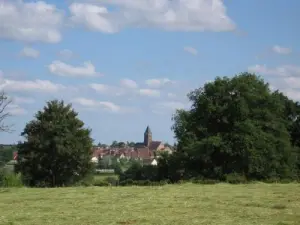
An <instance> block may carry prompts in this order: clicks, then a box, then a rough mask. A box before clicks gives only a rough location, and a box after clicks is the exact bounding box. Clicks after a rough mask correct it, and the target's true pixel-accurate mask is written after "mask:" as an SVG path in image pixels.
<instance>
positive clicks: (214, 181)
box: [191, 178, 220, 184]
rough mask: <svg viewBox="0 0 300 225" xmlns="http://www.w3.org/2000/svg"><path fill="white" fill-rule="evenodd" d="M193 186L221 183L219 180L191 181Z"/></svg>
mask: <svg viewBox="0 0 300 225" xmlns="http://www.w3.org/2000/svg"><path fill="white" fill-rule="evenodd" d="M191 181H192V183H193V184H218V183H220V181H218V180H212V179H197V178H195V179H192V180H191Z"/></svg>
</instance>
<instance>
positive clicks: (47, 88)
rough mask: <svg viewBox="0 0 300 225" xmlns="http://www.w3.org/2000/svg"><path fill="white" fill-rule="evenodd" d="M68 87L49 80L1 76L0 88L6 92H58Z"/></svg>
mask: <svg viewBox="0 0 300 225" xmlns="http://www.w3.org/2000/svg"><path fill="white" fill-rule="evenodd" d="M66 88H67V87H66V86H64V85H62V84H56V83H53V82H51V81H49V80H11V79H2V78H0V89H1V90H4V91H5V92H9V93H10V92H44V93H56V92H59V91H61V90H64V89H66Z"/></svg>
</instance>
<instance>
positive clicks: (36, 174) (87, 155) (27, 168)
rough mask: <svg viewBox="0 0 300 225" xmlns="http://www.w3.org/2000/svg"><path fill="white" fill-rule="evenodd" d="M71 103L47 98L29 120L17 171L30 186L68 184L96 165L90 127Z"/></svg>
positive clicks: (81, 177)
mask: <svg viewBox="0 0 300 225" xmlns="http://www.w3.org/2000/svg"><path fill="white" fill-rule="evenodd" d="M77 115H78V114H77V113H76V112H75V111H74V110H73V109H72V106H71V105H70V104H68V105H65V104H64V102H63V101H57V100H54V101H50V102H47V104H46V106H45V107H44V109H43V110H41V111H38V112H37V114H36V115H35V119H34V120H32V121H31V122H29V123H28V124H27V125H26V127H25V129H24V131H23V133H22V136H23V137H24V138H25V141H24V142H23V143H19V145H18V163H17V166H16V169H17V171H20V172H21V173H22V175H23V178H24V181H25V182H26V183H27V184H28V185H30V186H50V187H55V186H68V185H72V184H74V183H75V182H77V181H79V180H81V179H83V178H84V177H85V176H87V175H88V174H89V173H90V172H91V171H92V168H93V165H92V163H91V154H92V139H91V138H90V130H89V129H86V128H84V123H83V122H82V121H81V120H79V119H78V118H77Z"/></svg>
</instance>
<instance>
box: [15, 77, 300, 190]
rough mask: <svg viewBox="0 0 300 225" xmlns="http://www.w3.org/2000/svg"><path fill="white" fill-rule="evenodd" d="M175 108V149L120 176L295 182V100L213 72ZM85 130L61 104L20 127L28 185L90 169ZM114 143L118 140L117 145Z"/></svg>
mask: <svg viewBox="0 0 300 225" xmlns="http://www.w3.org/2000/svg"><path fill="white" fill-rule="evenodd" d="M188 99H189V101H190V103H191V108H190V109H188V110H184V109H180V110H177V111H176V112H175V113H174V115H173V117H172V120H173V126H172V131H173V132H174V135H175V138H176V141H177V144H176V151H175V152H174V153H173V154H171V155H168V154H162V155H161V157H160V158H159V159H158V165H157V166H141V165H140V164H138V163H133V164H132V165H131V166H130V167H129V168H127V169H126V170H125V171H123V170H119V172H118V173H119V176H120V180H121V181H126V180H150V181H163V180H169V181H170V182H178V181H180V180H190V179H199V180H218V181H228V180H230V179H231V180H234V179H236V180H240V181H251V180H298V179H299V176H300V157H299V156H300V150H299V149H300V140H299V135H300V117H299V115H300V105H299V103H298V102H297V101H294V100H292V99H290V98H289V97H288V96H286V95H284V94H283V93H282V92H280V91H279V90H276V91H272V90H271V89H270V86H269V84H268V83H267V82H265V81H264V80H263V79H262V78H261V77H259V76H257V75H255V74H251V73H247V72H246V73H241V74H238V75H235V76H233V77H231V78H229V77H217V78H216V79H215V80H214V81H213V82H209V83H206V84H204V86H203V87H200V88H198V89H195V90H193V91H191V92H190V93H189V94H188ZM90 133H91V130H90V129H88V128H85V127H84V123H83V122H82V121H81V120H80V119H79V118H78V114H77V112H75V111H74V109H72V106H71V105H66V104H65V103H64V102H63V101H58V100H54V101H50V102H47V104H46V106H45V107H44V108H43V109H42V110H40V111H38V112H37V114H36V115H35V118H34V120H32V121H30V122H29V123H27V124H26V126H25V129H24V131H23V132H22V136H23V137H24V138H25V141H23V142H20V143H19V144H18V146H17V148H18V152H19V157H18V162H17V165H16V172H18V173H20V174H21V175H22V179H23V182H24V183H25V184H26V185H29V186H47V187H49V186H50V187H54V186H70V185H74V184H75V183H77V182H79V181H80V180H82V179H84V178H85V177H87V176H89V175H90V174H91V173H93V170H94V165H93V164H92V162H91V154H92V152H91V151H92V150H91V149H92V143H93V140H92V138H91V137H90ZM117 144H118V143H117Z"/></svg>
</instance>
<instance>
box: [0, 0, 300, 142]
mask: <svg viewBox="0 0 300 225" xmlns="http://www.w3.org/2000/svg"><path fill="white" fill-rule="evenodd" d="M299 8H300V1H299V0H289V1H282V0H264V1H261V0H251V1H250V0H249V1H246V0H244V1H234V0H224V1H222V0H172V1H171V0H78V1H73V0H48V1H32V0H26V1H25V0H23V1H22V0H0V90H1V91H4V92H5V93H6V95H8V96H9V98H10V99H12V103H11V104H10V105H9V107H7V109H6V110H7V112H9V113H10V114H11V115H12V116H11V117H9V118H7V120H5V123H6V124H8V125H10V124H12V125H13V131H12V132H10V133H3V132H2V133H0V143H2V144H13V143H17V142H18V141H19V140H22V137H21V136H20V134H21V132H22V131H23V129H24V127H25V125H26V123H28V122H29V121H30V120H32V119H34V115H35V113H36V112H37V111H38V110H42V109H43V106H44V105H45V104H46V102H47V101H50V100H54V99H59V100H64V101H65V102H66V104H68V103H71V104H72V106H73V108H74V109H75V110H76V111H77V112H78V113H79V115H78V117H79V118H80V119H81V120H83V121H84V123H85V126H86V127H88V128H90V129H92V138H93V139H94V141H95V143H98V142H101V143H107V144H110V143H111V142H112V141H113V140H118V141H136V142H137V141H142V140H143V133H144V131H145V128H146V126H147V125H149V126H150V128H151V130H152V133H153V139H154V140H161V141H164V142H169V143H173V142H174V134H173V132H172V130H171V126H172V124H173V122H172V119H171V118H172V115H173V113H174V112H175V110H176V109H180V108H184V109H188V108H189V106H190V103H189V101H188V99H187V97H186V95H187V93H188V92H190V91H192V90H194V89H195V88H200V87H202V86H203V85H204V84H205V83H206V82H209V81H212V80H214V79H215V77H217V76H222V77H223V76H229V77H231V76H234V75H236V74H239V73H241V72H246V71H249V72H253V73H256V74H258V75H261V76H262V77H263V78H264V79H265V80H266V81H267V82H269V83H270V86H271V87H272V88H274V89H279V90H281V91H282V92H284V93H285V94H287V95H288V96H289V97H290V98H292V99H295V100H300V92H299V90H300V60H299V59H300V45H299V40H300V26H299V22H297V21H300V14H299V13H298V12H299Z"/></svg>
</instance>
